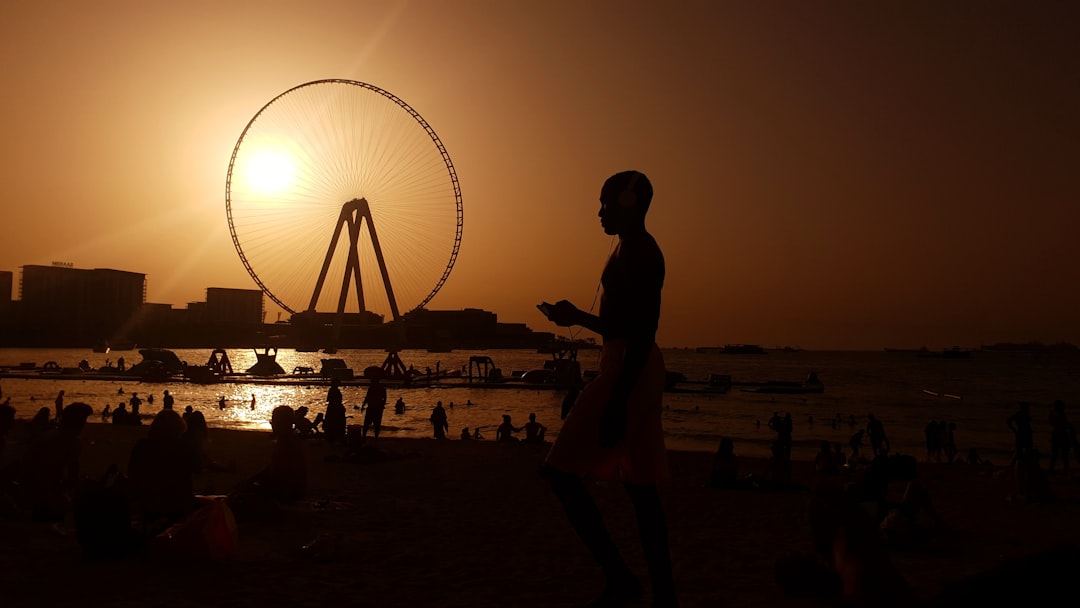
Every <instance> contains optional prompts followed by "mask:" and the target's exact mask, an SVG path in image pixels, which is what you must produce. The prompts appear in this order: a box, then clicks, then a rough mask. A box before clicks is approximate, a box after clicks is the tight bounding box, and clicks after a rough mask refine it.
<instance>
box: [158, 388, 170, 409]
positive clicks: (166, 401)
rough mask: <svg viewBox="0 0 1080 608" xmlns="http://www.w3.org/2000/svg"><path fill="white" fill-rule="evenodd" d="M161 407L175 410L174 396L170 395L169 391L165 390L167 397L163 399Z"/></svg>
mask: <svg viewBox="0 0 1080 608" xmlns="http://www.w3.org/2000/svg"><path fill="white" fill-rule="evenodd" d="M161 407H162V409H166V410H171V409H173V396H172V395H171V394H169V390H168V389H165V395H164V396H163V397H162V398H161Z"/></svg>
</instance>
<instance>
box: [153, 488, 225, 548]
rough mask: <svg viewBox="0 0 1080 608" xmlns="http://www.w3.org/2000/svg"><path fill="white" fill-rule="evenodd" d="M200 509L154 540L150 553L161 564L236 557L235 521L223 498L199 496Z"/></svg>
mask: <svg viewBox="0 0 1080 608" xmlns="http://www.w3.org/2000/svg"><path fill="white" fill-rule="evenodd" d="M197 498H198V499H199V503H200V505H201V506H200V507H199V508H198V509H197V510H196V511H195V512H194V513H192V514H191V515H189V516H187V517H186V518H185V519H184V520H182V521H180V522H178V523H176V524H175V525H173V526H172V527H170V528H168V529H167V530H165V531H164V532H162V533H160V534H158V535H157V536H156V537H154V540H153V543H152V547H151V553H152V555H153V556H154V557H155V558H156V559H158V560H160V561H165V562H186V563H190V562H205V561H225V560H230V559H233V558H234V557H236V550H237V545H238V544H239V534H238V533H237V528H236V518H235V517H233V513H232V509H230V508H229V505H228V504H226V502H225V497H224V496H199V497H197Z"/></svg>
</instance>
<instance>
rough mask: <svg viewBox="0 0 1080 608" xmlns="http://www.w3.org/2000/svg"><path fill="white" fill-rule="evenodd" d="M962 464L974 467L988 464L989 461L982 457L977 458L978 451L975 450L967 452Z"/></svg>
mask: <svg viewBox="0 0 1080 608" xmlns="http://www.w3.org/2000/svg"><path fill="white" fill-rule="evenodd" d="M964 463H966V464H974V465H983V464H990V462H989V461H987V460H985V459H984V458H983V457H982V456H979V450H977V449H975V448H971V449H969V450H968V453H967V456H966V457H965V458H964Z"/></svg>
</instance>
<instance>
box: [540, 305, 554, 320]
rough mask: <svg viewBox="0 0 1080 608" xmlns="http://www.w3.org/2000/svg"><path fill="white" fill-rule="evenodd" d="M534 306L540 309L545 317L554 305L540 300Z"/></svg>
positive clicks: (549, 314) (548, 315)
mask: <svg viewBox="0 0 1080 608" xmlns="http://www.w3.org/2000/svg"><path fill="white" fill-rule="evenodd" d="M536 307H537V308H539V309H540V312H542V313H544V316H545V317H550V316H551V312H552V311H553V310H554V309H555V307H554V306H553V305H551V304H549V303H547V302H541V303H539V304H537V305H536Z"/></svg>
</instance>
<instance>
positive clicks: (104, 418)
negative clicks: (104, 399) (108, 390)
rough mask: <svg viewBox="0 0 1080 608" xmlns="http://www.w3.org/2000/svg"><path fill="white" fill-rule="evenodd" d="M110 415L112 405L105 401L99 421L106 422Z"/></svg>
mask: <svg viewBox="0 0 1080 608" xmlns="http://www.w3.org/2000/svg"><path fill="white" fill-rule="evenodd" d="M111 416H112V407H111V406H110V405H109V404H108V403H106V404H105V409H103V410H101V421H102V422H108V421H109V420H110V418H111Z"/></svg>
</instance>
